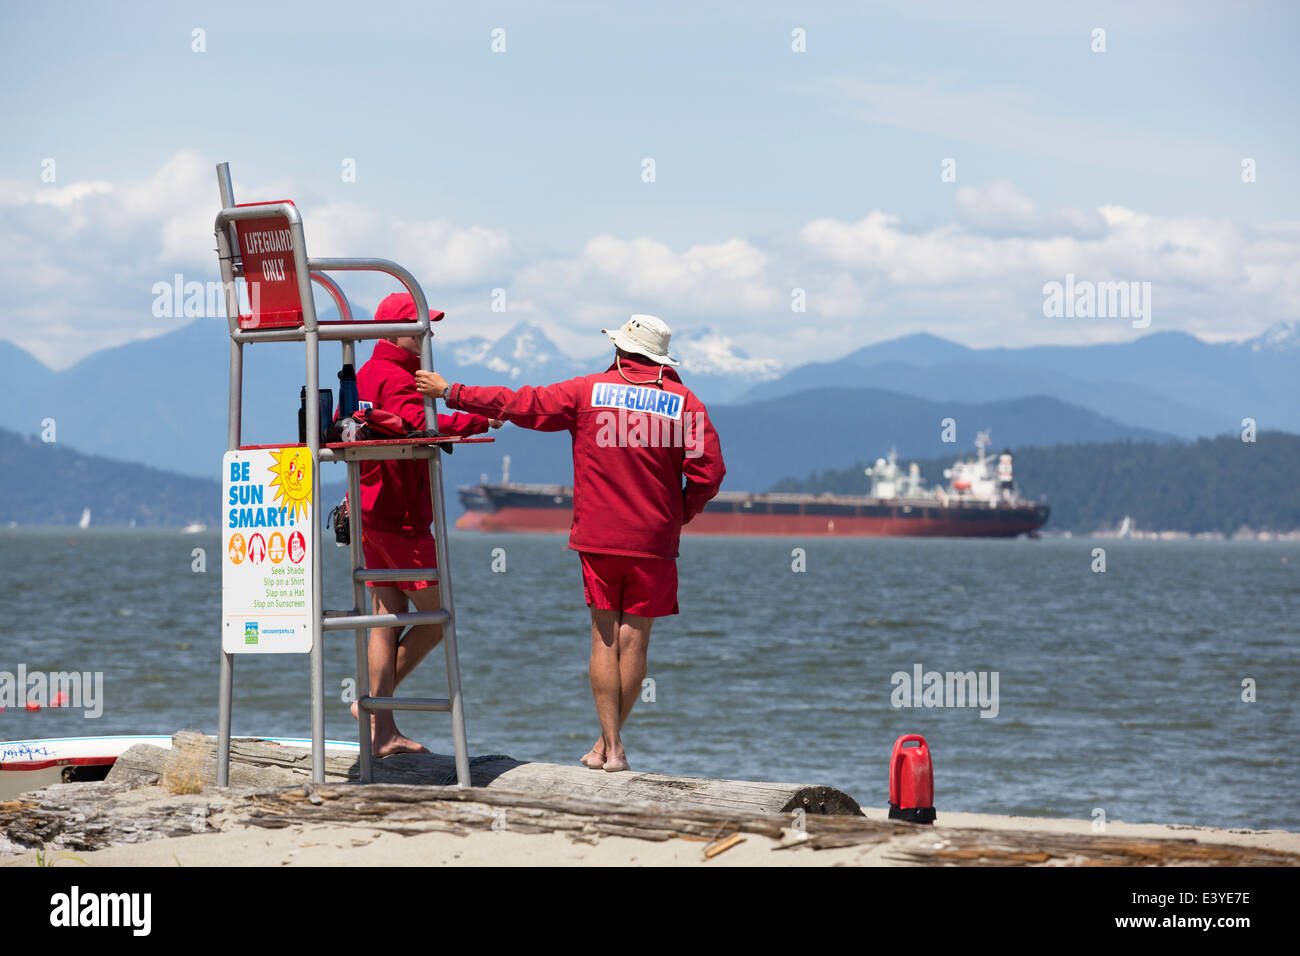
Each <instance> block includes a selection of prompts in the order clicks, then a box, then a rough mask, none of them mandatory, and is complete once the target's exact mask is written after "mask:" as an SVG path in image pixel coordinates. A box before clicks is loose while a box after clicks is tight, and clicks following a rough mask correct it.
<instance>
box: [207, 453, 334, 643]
mask: <svg viewBox="0 0 1300 956" xmlns="http://www.w3.org/2000/svg"><path fill="white" fill-rule="evenodd" d="M221 484H222V488H221V491H222V499H221V502H222V507H221V513H222V522H221V550H222V559H221V647H222V650H224V651H225V652H226V653H228V654H294V653H306V652H308V651H310V650H311V631H312V629H311V613H312V573H311V567H312V563H311V522H312V521H314V520H315V510H314V508H313V504H314V502H313V501H312V460H311V451H310V450H309V449H307V448H272V449H264V450H258V451H229V452H226V457H225V458H224V459H223V461H222V482H221Z"/></svg>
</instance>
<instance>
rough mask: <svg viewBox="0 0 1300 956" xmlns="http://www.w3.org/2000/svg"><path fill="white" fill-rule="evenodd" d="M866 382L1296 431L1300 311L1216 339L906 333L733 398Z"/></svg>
mask: <svg viewBox="0 0 1300 956" xmlns="http://www.w3.org/2000/svg"><path fill="white" fill-rule="evenodd" d="M867 386H870V387H873V388H883V389H887V390H889V391H893V392H902V393H904V394H907V395H916V396H919V397H922V398H927V399H930V400H931V401H972V400H980V401H996V400H999V399H1010V398H1023V397H1027V396H1032V395H1047V396H1051V397H1052V398H1056V399H1059V400H1061V401H1063V402H1067V403H1069V404H1071V405H1078V406H1081V407H1083V408H1087V409H1090V410H1092V411H1094V412H1097V413H1098V414H1100V415H1104V416H1105V417H1107V418H1110V419H1113V420H1114V421H1117V422H1122V423H1125V424H1129V425H1137V426H1141V427H1144V428H1151V429H1155V430H1157V431H1160V432H1164V433H1166V434H1172V435H1176V436H1178V437H1180V438H1197V437H1208V436H1212V435H1218V434H1222V433H1223V432H1225V431H1228V430H1229V429H1233V428H1237V427H1239V426H1240V422H1241V420H1242V419H1243V418H1254V419H1255V420H1256V421H1257V422H1258V423H1259V425H1260V427H1261V428H1281V429H1284V430H1288V431H1300V322H1291V323H1279V324H1278V325H1276V326H1274V327H1273V328H1271V329H1270V330H1269V331H1268V332H1266V333H1264V334H1263V335H1260V336H1257V337H1256V338H1253V339H1249V340H1247V341H1245V342H1229V343H1217V344H1212V343H1209V342H1202V341H1201V340H1200V339H1197V338H1196V337H1195V336H1192V335H1188V334H1186V333H1184V332H1153V333H1151V334H1148V335H1145V336H1142V337H1141V338H1138V339H1136V340H1134V341H1132V342H1124V343H1119V344H1107V345H1075V346H1032V347H1027V348H1015V349H1008V348H990V349H972V348H967V347H966V346H964V345H958V344H957V343H955V342H949V341H947V340H946V339H941V338H938V337H936V336H933V335H925V334H920V335H908V336H904V337H903V338H898V339H893V340H891V341H888V342H880V343H877V344H875V345H868V346H866V347H864V348H860V349H858V350H856V351H854V352H850V353H849V354H848V355H846V356H844V357H843V358H841V359H838V360H835V361H826V362H815V363H810V364H807V365H801V366H797V367H795V368H793V369H790V370H789V371H788V372H786V373H785V374H783V375H781V376H780V377H778V378H777V379H775V380H774V381H770V382H763V383H761V384H758V385H756V386H754V387H753V388H751V389H750V390H749V391H747V392H745V393H744V394H743V395H741V396H740V398H739V399H737V401H739V402H747V401H756V400H760V399H770V398H778V397H781V396H784V395H793V394H796V393H798V392H802V391H805V390H807V389H809V388H828V387H847V388H862V387H867Z"/></svg>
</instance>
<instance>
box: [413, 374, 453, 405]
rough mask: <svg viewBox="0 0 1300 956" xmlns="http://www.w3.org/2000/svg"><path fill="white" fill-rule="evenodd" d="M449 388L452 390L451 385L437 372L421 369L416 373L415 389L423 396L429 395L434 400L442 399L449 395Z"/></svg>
mask: <svg viewBox="0 0 1300 956" xmlns="http://www.w3.org/2000/svg"><path fill="white" fill-rule="evenodd" d="M449 388H451V383H450V382H448V381H447V380H446V379H445V378H443V377H442V376H441V375H439V374H438V373H437V372H430V371H427V370H426V369H420V370H419V371H417V372H416V373H415V389H416V391H418V392H419V393H420V394H421V395H429V396H432V397H433V398H442V397H443V396H444V395H446V394H447V389H449Z"/></svg>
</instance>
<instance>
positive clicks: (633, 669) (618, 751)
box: [605, 612, 654, 772]
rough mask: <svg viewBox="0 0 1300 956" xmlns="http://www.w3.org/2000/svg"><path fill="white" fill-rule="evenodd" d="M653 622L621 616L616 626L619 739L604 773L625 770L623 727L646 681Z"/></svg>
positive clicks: (626, 615)
mask: <svg viewBox="0 0 1300 956" xmlns="http://www.w3.org/2000/svg"><path fill="white" fill-rule="evenodd" d="M653 626H654V618H652V617H642V616H641V615H639V614H629V613H627V612H624V613H623V614H622V615H621V617H620V620H619V626H618V671H619V718H618V731H619V737H618V740H617V742H616V743H615V744H614V746H613V747H612V748H610V749H609V750H607V751H606V753H607V755H608V759H607V760H606V761H605V769H606V770H608V771H611V772H614V771H618V770H627V769H628V763H627V754H626V753H625V752H624V750H623V738H622V734H623V725H624V724H625V723H627V718H628V717H629V716H630V715H631V713H632V708H633V707H634V706H636V702H637V699H638V698H639V697H640V696H641V682H642V681H644V680H645V673H646V652H647V651H648V650H649V648H650V628H652V627H653Z"/></svg>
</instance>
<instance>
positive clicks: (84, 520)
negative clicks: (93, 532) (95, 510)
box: [77, 508, 90, 528]
mask: <svg viewBox="0 0 1300 956" xmlns="http://www.w3.org/2000/svg"><path fill="white" fill-rule="evenodd" d="M77 527H78V528H89V527H90V509H89V508H85V509H83V510H82V512H81V520H80V521H78V522H77Z"/></svg>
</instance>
